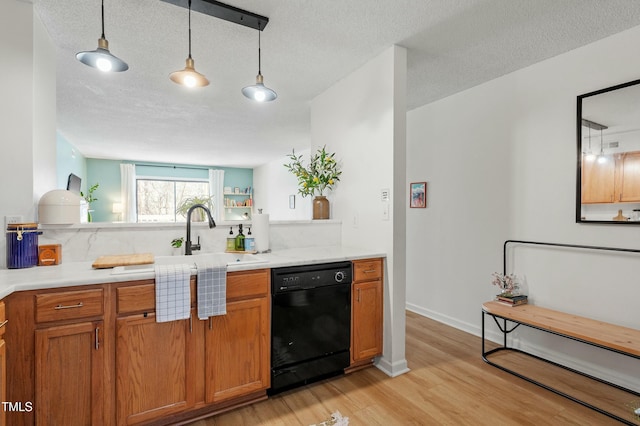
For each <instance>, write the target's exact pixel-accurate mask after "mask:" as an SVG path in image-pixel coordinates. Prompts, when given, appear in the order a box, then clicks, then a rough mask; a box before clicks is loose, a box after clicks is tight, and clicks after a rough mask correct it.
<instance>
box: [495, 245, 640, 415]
mask: <svg viewBox="0 0 640 426" xmlns="http://www.w3.org/2000/svg"><path fill="white" fill-rule="evenodd" d="M510 243H514V244H524V245H542V246H552V247H567V248H578V249H585V250H606V251H621V252H631V253H640V250H634V249H624V248H615V247H598V246H585V245H575V244H560V243H544V242H538V241H522V240H507V241H505V242H504V246H503V273H504V274H506V273H507V246H508V245H509V244H510ZM487 315H489V316H491V317H492V318H493V320H494V321H495V323H496V325H497V326H498V329H499V330H500V332H502V336H503V342H502V346H500V347H497V348H494V349H491V350H489V351H487V350H486V347H485V340H486V338H485V316H487ZM500 320H501V321H500ZM507 322H509V323H511V324H507ZM521 325H524V326H526V327H529V328H533V329H536V330H541V331H544V332H546V333H551V334H555V335H557V336H560V337H565V338H567V339H571V340H575V341H577V342H581V343H585V344H587V345H590V346H595V347H598V348H601V349H605V350H608V351H611V352H616V353H619V354H621V355H625V356H629V357H632V358H635V359H640V356H638V355H635V354H631V353H628V352H624V351H620V350H618V349H614V348H610V347H608V346H603V345H599V344H597V343H594V342H590V341H587V340H583V339H579V338H576V337H573V336H568V335H566V334H563V333H560V332H556V331H552V330H548V329H546V328H541V327H537V326H534V325H531V324H527V323H526V322H520V321H517V320H514V319H510V318H505V317H502V316H500V315H497V314H492V313H490V312H486V311H485V310H484V309H483V310H482V359H483V360H484V361H485V362H486V363H487V364H489V365H492V366H494V367H496V368H499V369H500V370H502V371H505V372H507V373H509V374H512V375H514V376H516V377H519V378H521V379H523V380H526V381H527V382H529V383H533V384H535V385H537V386H540V387H542V388H544V389H546V390H549V391H551V392H553V393H555V394H557V395H560V396H563V397H565V398H567V399H570V400H571V401H574V402H577V403H578V404H580V405H582V406H585V407H587V408H590V409H592V410H594V411H597V412H599V413H601V414H604V415H605V416H607V417H610V418H612V419H615V420H617V421H619V422H622V423H624V424H627V425H632V426H633V425H636V426H637V425H638V423H637V422H632V421H631V420H629V419H624V418H622V417H619V416H617V415H615V414H613V413H611V412H608V411H606V410H603V409H601V408H599V407H596V406H595V405H593V404H590V403H588V402H586V401H583V400H581V399H579V398H576V397H574V396H572V395H569V394H567V393H566V392H563V391H561V390H559V389H556V388H554V387H552V386H549V385H546V384H544V383H542V382H539V381H537V380H535V379H533V378H531V377H527V376H525V375H523V374H521V373H518V372H517V371H514V370H511V369H509V368H507V367H504V366H502V365H500V364H497V363H495V362H493V361H491V360H489V359H488V356H489V355H491V354H494V353H496V352H500V351H505V350H507V351H512V352H518V353H521V354H524V355H527V356H530V357H532V358H535V359H538V360H540V361H544V362H546V363H548V364H551V365H554V366H556V367H560V368H563V369H565V370H568V371H571V372H572V373H576V374H579V375H581V376H583V377H587V378H589V379H592V380H595V381H597V382H600V383H603V384H605V385H608V386H611V387H614V388H617V389H620V390H623V391H625V392H628V393H630V394H632V395H635V396H637V397H640V393H638V392H636V391H634V390H632V389H628V388H626V387H624V386H620V385H617V384H615V383H611V382H609V381H606V380H603V379H600V378H598V377H595V376H592V375H590V374H587V373H584V372H582V371H579V370H576V369H574V368H571V367H568V366H565V365H562V364H558V363H557V362H554V361H551V360H548V359H545V358H542V357H540V356H538V355H535V354H532V353H529V352H526V351H523V350H521V349H517V348H512V347H509V346H508V345H507V335H508V334H510V333H512V332H513V331H514V330H516V329H517V328H518V327H519V326H521ZM630 414H631V415H632V416H633V413H630Z"/></svg>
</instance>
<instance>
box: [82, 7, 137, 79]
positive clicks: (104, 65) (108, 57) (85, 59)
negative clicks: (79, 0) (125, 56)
mask: <svg viewBox="0 0 640 426" xmlns="http://www.w3.org/2000/svg"><path fill="white" fill-rule="evenodd" d="M76 59H77V60H79V61H80V62H82V63H83V64H85V65H89V66H90V67H93V68H97V69H99V70H100V71H104V72H121V71H126V70H128V69H129V65H127V63H126V62H124V61H123V60H122V59H120V58H118V57H117V56H114V55H112V54H111V52H109V42H108V41H107V39H106V38H105V36H104V0H102V36H101V37H100V38H99V39H98V48H97V49H96V50H91V51H84V52H78V53H77V54H76Z"/></svg>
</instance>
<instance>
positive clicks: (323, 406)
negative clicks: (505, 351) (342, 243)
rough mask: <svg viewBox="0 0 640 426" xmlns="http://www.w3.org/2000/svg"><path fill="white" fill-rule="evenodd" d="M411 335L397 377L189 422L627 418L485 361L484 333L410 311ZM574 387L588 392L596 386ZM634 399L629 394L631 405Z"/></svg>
mask: <svg viewBox="0 0 640 426" xmlns="http://www.w3.org/2000/svg"><path fill="white" fill-rule="evenodd" d="M406 334H407V336H406V340H407V345H406V358H407V361H408V363H409V368H410V369H411V371H410V372H409V373H407V374H403V375H401V376H398V377H396V378H390V377H388V376H387V375H385V374H384V373H383V372H382V371H380V370H378V369H377V368H375V367H374V368H368V369H365V370H361V371H357V372H355V373H352V374H349V375H346V376H342V377H338V378H333V379H329V380H325V381H322V382H319V383H315V384H312V385H309V386H305V387H302V388H298V389H295V390H292V391H289V392H285V393H282V394H279V395H276V396H274V397H271V398H270V399H268V400H266V401H263V402H259V403H256V404H253V405H251V406H247V407H243V408H239V409H236V410H233V411H230V412H228V413H224V414H220V415H218V416H215V417H211V418H208V419H206V420H200V421H197V422H195V423H192V424H191V425H190V426H238V425H285V426H289V425H291V426H300V425H312V424H316V423H320V422H322V421H324V420H328V419H329V418H330V414H331V413H332V412H334V411H340V413H342V415H343V416H345V417H349V424H350V426H358V425H385V426H388V425H474V426H477V425H491V426H499V425H581V426H588V425H594V426H596V425H597V426H600V425H619V424H620V423H618V422H616V421H615V420H612V419H610V418H608V417H606V416H604V415H601V414H599V413H597V412H595V411H593V410H590V409H587V408H585V407H582V406H581V405H579V404H577V403H574V402H571V401H569V400H568V399H566V398H562V397H560V396H558V395H555V394H553V393H552V392H549V391H546V390H544V389H542V388H540V387H538V386H535V385H533V384H531V383H528V382H526V381H524V380H522V379H519V378H517V377H515V376H512V375H510V374H507V373H505V372H503V371H501V370H499V369H497V368H495V367H492V366H490V365H488V364H486V363H485V362H483V361H482V358H481V356H480V352H481V350H480V344H481V342H480V338H479V337H476V336H473V335H471V334H468V333H465V332H463V331H460V330H457V329H455V328H452V327H449V326H447V325H444V324H442V323H439V322H437V321H433V320H431V319H428V318H425V317H422V316H420V315H418V314H415V313H412V312H407V333H406ZM501 356H502V355H501ZM513 362H515V363H521V362H526V361H523V360H515V361H513ZM528 368H530V367H528ZM542 369H543V370H544V368H542ZM558 380H559V381H560V382H562V381H563V379H562V378H559V379H558ZM567 380H577V379H575V378H571V379H567ZM585 380H588V379H585ZM573 383H574V382H571V386H573ZM576 383H577V382H576ZM575 385H576V386H578V387H581V388H582V390H581V391H582V392H586V393H589V388H590V386H588V385H585V384H582V385H580V384H575ZM585 389H586V390H585ZM599 392H600V390H597V391H595V392H594V395H595V396H594V398H598V397H599V396H600V395H601V394H600V393H599ZM621 398H624V396H623V397H621ZM634 399H635V400H637V398H634V397H633V396H629V400H628V401H627V403H633V402H634ZM623 404H624V402H623ZM629 419H630V420H633V417H632V416H631V410H629ZM638 424H639V425H640V422H638Z"/></svg>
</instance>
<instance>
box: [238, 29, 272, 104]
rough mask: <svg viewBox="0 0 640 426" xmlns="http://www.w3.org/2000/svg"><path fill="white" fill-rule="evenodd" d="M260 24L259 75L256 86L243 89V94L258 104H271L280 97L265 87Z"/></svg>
mask: <svg viewBox="0 0 640 426" xmlns="http://www.w3.org/2000/svg"><path fill="white" fill-rule="evenodd" d="M261 32H262V30H261V29H260V23H258V75H257V76H256V84H255V85H253V86H247V87H245V88H243V89H242V94H243V95H245V96H246V97H247V98H249V99H251V100H253V101H257V102H270V101H273V100H275V99H276V98H277V97H278V95H277V93H276V92H274V91H273V90H271V89H269V88H268V87H266V86H265V85H264V82H263V78H262V72H261V70H260V68H261V62H260V33H261Z"/></svg>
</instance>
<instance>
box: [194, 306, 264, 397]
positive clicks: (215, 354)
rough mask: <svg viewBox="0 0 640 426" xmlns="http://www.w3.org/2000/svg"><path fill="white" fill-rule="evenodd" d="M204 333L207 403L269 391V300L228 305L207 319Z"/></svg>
mask: <svg viewBox="0 0 640 426" xmlns="http://www.w3.org/2000/svg"><path fill="white" fill-rule="evenodd" d="M209 321H210V322H209V324H208V325H207V330H206V333H205V370H206V376H205V377H206V402H208V403H212V402H220V401H225V400H228V399H231V398H235V397H239V396H243V395H247V394H250V393H252V392H257V391H261V390H266V389H267V388H268V387H269V381H270V372H269V369H270V365H271V361H270V354H269V321H270V318H269V300H268V299H267V298H266V297H262V298H256V299H249V300H241V301H235V302H231V303H227V314H226V315H221V316H216V317H211V318H209Z"/></svg>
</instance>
